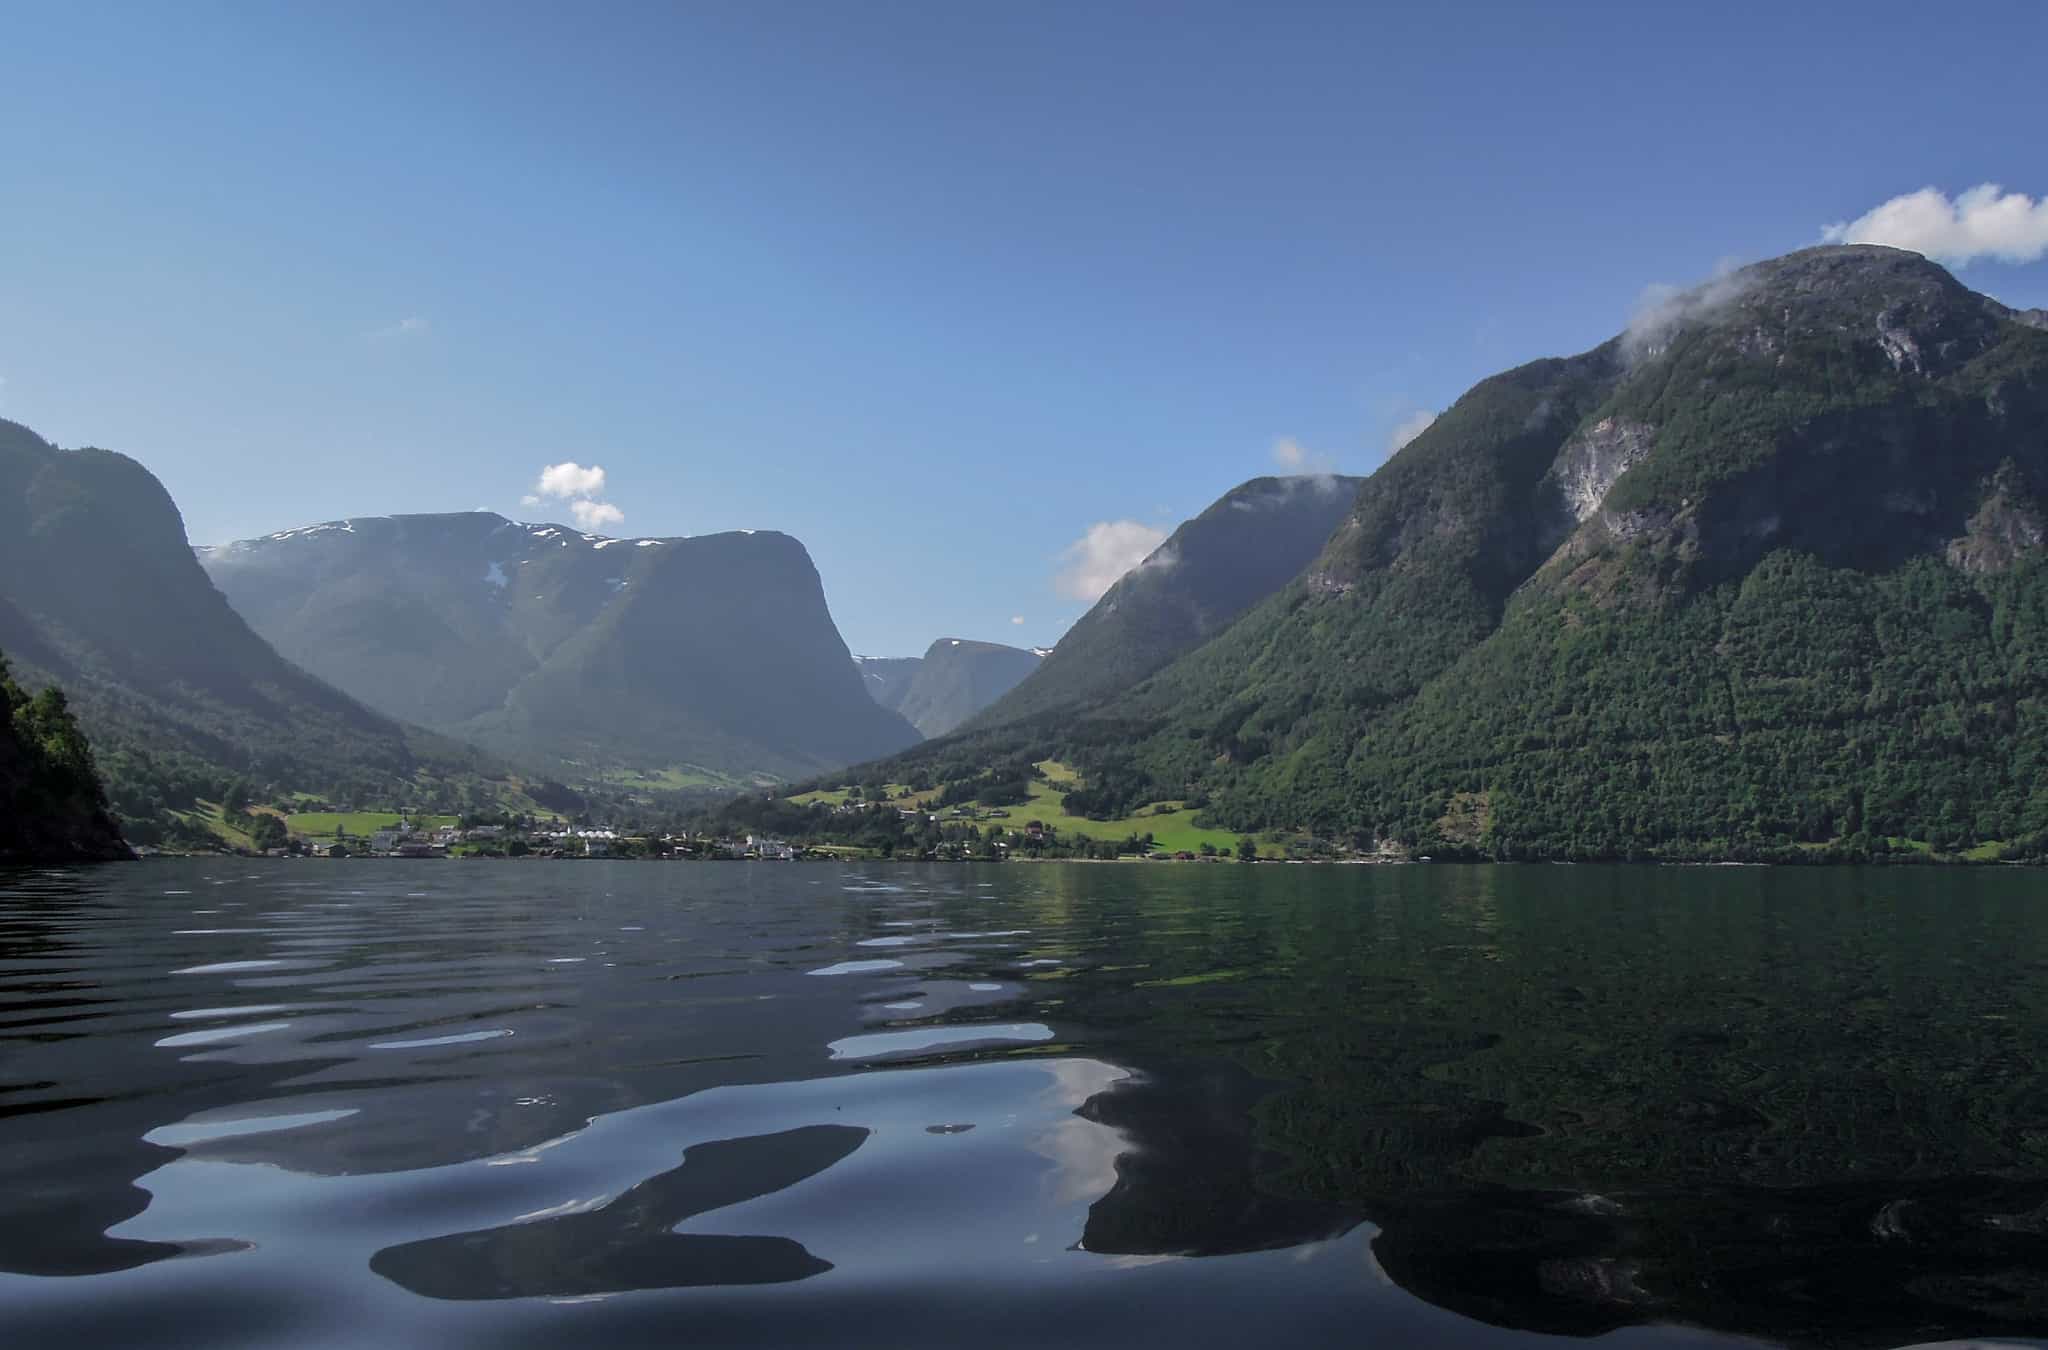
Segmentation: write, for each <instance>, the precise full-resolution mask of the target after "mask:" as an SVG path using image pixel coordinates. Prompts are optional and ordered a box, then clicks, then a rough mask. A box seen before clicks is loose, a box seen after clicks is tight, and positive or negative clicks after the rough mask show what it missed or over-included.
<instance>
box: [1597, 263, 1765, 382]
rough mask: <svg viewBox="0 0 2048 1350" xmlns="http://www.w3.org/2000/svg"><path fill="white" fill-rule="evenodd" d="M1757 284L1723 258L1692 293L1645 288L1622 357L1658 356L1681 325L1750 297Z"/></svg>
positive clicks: (1655, 286) (1665, 287)
mask: <svg viewBox="0 0 2048 1350" xmlns="http://www.w3.org/2000/svg"><path fill="white" fill-rule="evenodd" d="M1755 284H1756V278H1755V277H1754V276H1752V275H1751V274H1750V273H1747V272H1743V271H1740V270H1738V268H1737V264H1736V262H1735V260H1734V259H1732V258H1723V259H1722V260H1721V261H1720V262H1718V263H1716V264H1715V265H1714V273H1713V276H1712V277H1711V278H1709V279H1708V280H1707V281H1706V282H1704V283H1702V284H1701V285H1698V286H1694V287H1692V288H1691V289H1690V290H1682V289H1680V288H1679V287H1677V286H1673V285H1670V284H1668V283H1664V282H1656V283H1653V284H1651V285H1648V286H1645V287H1643V293H1642V294H1641V295H1640V296H1638V297H1637V298H1636V307H1635V312H1634V313H1632V314H1630V315H1629V319H1628V327H1627V329H1626V330H1625V331H1624V332H1623V333H1622V335H1621V348H1622V356H1623V358H1624V359H1625V360H1627V361H1630V362H1634V361H1637V360H1640V359H1642V358H1643V357H1645V356H1655V355H1656V354H1657V353H1658V352H1660V351H1662V350H1663V349H1664V347H1665V345H1666V344H1667V343H1668V342H1669V341H1670V338H1671V334H1672V333H1673V332H1674V331H1676V330H1677V328H1678V327H1679V326H1680V325H1681V324H1685V323H1690V322H1693V321H1696V320H1701V319H1705V318H1707V317H1709V316H1710V315H1712V314H1713V313H1714V312H1715V311H1717V310H1719V309H1721V308H1723V307H1724V306H1727V305H1732V304H1734V303H1735V302H1736V301H1738V300H1740V299H1742V297H1743V296H1745V295H1747V294H1749V291H1750V288H1751V287H1753V286H1754V285H1755Z"/></svg>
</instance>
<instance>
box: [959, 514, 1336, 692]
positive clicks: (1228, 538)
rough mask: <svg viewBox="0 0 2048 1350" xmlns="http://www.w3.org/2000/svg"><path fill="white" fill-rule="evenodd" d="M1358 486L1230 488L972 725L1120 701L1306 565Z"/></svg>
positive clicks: (1098, 603)
mask: <svg viewBox="0 0 2048 1350" xmlns="http://www.w3.org/2000/svg"><path fill="white" fill-rule="evenodd" d="M1361 481H1362V480H1360V479H1357V478H1345V477H1339V476H1336V475H1308V476H1297V477H1291V478H1254V479H1252V480H1251V481H1250V482H1248V483H1243V484H1240V485H1239V486H1237V487H1235V488H1232V489H1231V490H1230V491H1229V492H1226V493H1225V494H1223V496H1222V497H1220V498H1218V499H1217V500H1216V501H1215V502H1214V503H1212V504H1211V505H1210V506H1209V508H1208V509H1207V510H1205V511H1203V512H1202V514H1201V515H1199V516H1196V517H1195V518H1194V519H1193V520H1189V521H1184V522H1182V524H1181V526H1180V528H1179V529H1176V530H1175V531H1174V532H1173V533H1172V535H1170V536H1168V538H1167V540H1166V542H1165V543H1163V544H1161V545H1160V546H1159V547H1158V548H1157V549H1154V550H1153V551H1152V553H1151V554H1150V556H1148V557H1147V558H1146V559H1145V560H1144V561H1143V562H1142V563H1140V564H1139V565H1138V566H1136V567H1134V568H1132V569H1131V570H1130V571H1129V572H1128V573H1126V574H1125V575H1124V576H1123V577H1121V578H1119V579H1118V580H1117V582H1116V583H1115V584H1114V585H1112V586H1111V587H1110V588H1109V590H1108V591H1106V592H1104V593H1103V596H1102V598H1101V599H1100V600H1098V601H1096V602H1095V605H1094V607H1093V608H1091V609H1090V610H1089V611H1088V612H1087V613H1086V614H1084V615H1082V616H1081V618H1080V619H1079V621H1077V622H1076V623H1075V624H1074V626H1073V627H1072V628H1070V629H1068V630H1067V633H1066V636H1064V637H1062V638H1061V639H1060V640H1059V643H1058V644H1057V645H1056V646H1055V647H1054V648H1053V649H1052V653H1051V654H1050V655H1049V656H1047V657H1046V658H1045V661H1044V663H1043V664H1041V665H1040V666H1039V667H1038V669H1037V670H1036V671H1034V672H1033V673H1031V674H1030V675H1029V676H1028V677H1027V678H1026V679H1025V680H1024V681H1023V683H1021V684H1020V685H1018V686H1017V688H1016V689H1015V690H1013V691H1011V693H1009V694H1008V695H1007V696H1005V697H1004V698H1002V699H1001V700H1000V701H998V702H997V703H996V704H995V705H994V706H993V707H991V708H990V709H989V710H988V711H987V712H985V713H983V714H981V715H980V716H979V717H977V718H975V719H974V725H975V726H977V727H992V726H998V725H1001V724H1002V723H1005V722H1015V721H1019V720H1022V719H1024V718H1027V717H1032V716H1034V715H1036V714H1039V713H1044V712H1047V711H1050V710H1053V709H1057V708H1063V707H1069V706H1075V705H1082V704H1088V703H1093V702H1095V701H1097V700H1099V699H1102V698H1105V697H1108V696H1111V695H1115V694H1121V693H1123V692H1124V691H1125V690H1127V689H1129V688H1130V687H1131V686H1133V685H1135V684H1137V683H1138V682H1139V681H1140V680H1143V679H1144V678H1145V677H1146V676H1148V675H1150V674H1152V673H1153V672H1154V671H1156V670H1158V669H1160V668H1161V667H1162V666H1165V665H1166V664H1167V663H1169V662H1170V661H1172V660H1173V659H1174V658H1175V657H1177V656H1180V655H1181V654H1182V653H1184V652H1188V651H1192V650H1193V649H1194V648H1196V647H1198V646H1200V645H1201V644H1202V643H1203V642H1204V641H1206V640H1207V639H1209V638H1211V637H1213V636H1215V635H1216V634H1217V633H1220V632H1221V631H1223V629H1225V628H1226V627H1228V626H1229V625H1230V623H1231V621H1232V620H1234V619H1236V618H1237V617H1238V616H1239V615H1240V614H1242V613H1244V612H1245V611H1246V610H1247V609H1249V608H1251V607H1252V606H1253V605H1255V604H1257V603H1258V602H1259V601H1261V600H1263V599H1265V598H1266V597H1267V596H1268V595H1271V594H1272V593H1273V592H1274V591H1276V590H1278V589H1279V588H1280V587H1282V586H1284V585H1286V584H1287V583H1288V582H1289V581H1291V580H1293V579H1294V577H1295V576H1296V575H1297V574H1298V573H1299V572H1300V571H1301V569H1302V568H1303V567H1305V566H1307V565H1308V563H1309V561H1310V560H1311V559H1312V558H1314V557H1315V556H1316V550H1317V549H1318V548H1320V547H1321V546H1322V543H1323V541H1324V540H1325V539H1327V538H1329V536H1330V532H1331V531H1332V530H1334V529H1335V528H1336V527H1337V524H1338V522H1339V521H1341V520H1343V519H1344V513H1345V510H1346V509H1347V508H1348V507H1349V506H1350V503H1351V498H1352V496H1353V495H1354V494H1355V493H1356V492H1357V490H1358V485H1359V483H1360V482H1361Z"/></svg>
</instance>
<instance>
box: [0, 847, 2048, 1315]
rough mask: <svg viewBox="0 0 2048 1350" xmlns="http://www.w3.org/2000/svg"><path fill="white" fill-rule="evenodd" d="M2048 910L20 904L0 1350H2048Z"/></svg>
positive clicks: (974, 899) (322, 885) (1124, 873)
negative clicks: (599, 1348)
mask: <svg viewBox="0 0 2048 1350" xmlns="http://www.w3.org/2000/svg"><path fill="white" fill-rule="evenodd" d="M2033 890H2034V888H2033V886H2032V885H2031V877H2030V876H2029V875H2027V874H2021V873H2013V872H1974V873H1955V872H1918V871H1904V870H1900V871H1893V872H1878V873H1872V872H1861V873H1844V872H1830V873H1803V874H1802V873H1785V872H1759V871H1751V870H1745V871H1742V872H1731V871H1704V870H1701V871H1679V870H1661V871H1659V870H1649V869H1628V868H1612V869H1596V868H1574V869H1542V868H1518V869H1517V868H1501V869H1469V868H1441V869H1439V868H1428V869H1424V868H1413V869H1356V868H1345V869H1307V868H1300V869H1289V868H1240V867H1213V868H1137V867H1117V868H1089V867H1061V866H1043V867H1012V868H929V867H928V868H916V867H897V868H869V869H866V870H865V871H851V870H849V871H842V870H840V869H837V868H830V867H801V868H776V869H770V868H756V867H745V866H737V865H736V866H732V867H709V866H688V867H660V866H651V865H640V866H635V865H628V864H597V865H589V866H573V867H570V866H547V865H535V864H528V865H501V866H491V865H462V864H450V863H420V864H403V863H394V864H389V865H377V866H368V865H356V864H325V863H320V864H298V865H281V864H270V865H262V864H254V865H252V864H235V865H223V864H219V863H205V862H200V863H189V864H188V863H167V864H161V865H149V866H138V867H130V868H113V869H103V870H98V871H90V872H71V873H56V874H26V873H24V874H14V875H11V876H8V877H5V878H4V879H0V1169H4V1177H0V1181H4V1183H5V1184H4V1186H0V1306H4V1308H5V1310H6V1314H7V1318H6V1321H7V1326H8V1330H9V1334H10V1340H11V1341H16V1342H18V1343H21V1344H43V1343H51V1342H56V1341H58V1340H59V1339H60V1338H65V1339H69V1340H76V1341H80V1342H82V1343H85V1344H124V1343H133V1342H143V1341H146V1342H148V1343H151V1344H159V1345H174V1344H194V1345H218V1344H234V1343H247V1344H272V1343H286V1342H288V1343H291V1344H293V1345H295V1346H319V1345H358V1344H377V1345H410V1344H418V1345H436V1346H440V1345H465V1344H474V1345H492V1346H498V1345H514V1346H517V1345H555V1344H563V1343H599V1342H603V1343H607V1344H682V1343H687V1344H692V1345H718V1344H742V1343H746V1344H764V1343H765V1344H817V1345H833V1346H838V1345H876V1346H881V1345H888V1346H895V1345H900V1344H903V1343H905V1342H913V1341H919V1340H922V1341H928V1342H931V1343H943V1344H966V1343H980V1344H988V1345H1011V1344H1016V1345H1027V1344H1030V1345H1035V1344H1061V1345H1104V1346H1108V1345H1119V1346H1122V1345H1128V1344H1130V1343H1133V1342H1150V1341H1154V1340H1168V1341H1178V1342H1182V1343H1186V1344H1192V1345H1223V1344H1236V1343H1238V1342H1241V1341H1243V1340H1245V1339H1247V1338H1253V1337H1257V1338H1261V1339H1264V1340H1267V1341H1274V1340H1277V1341H1280V1342H1282V1343H1305V1344H1322V1343H1330V1342H1335V1341H1338V1340H1345V1341H1350V1340H1358V1339H1363V1340H1367V1341H1370V1342H1377V1343H1384V1344H1404V1345H1405V1344H1416V1345H1460V1346H1463V1345H1473V1346H1492V1345H1500V1346H1510V1345H1517V1344H1524V1343H1527V1342H1528V1341H1529V1340H1530V1339H1531V1336H1532V1333H1549V1334H1564V1335H1582V1336H1583V1335H1604V1336H1605V1337H1606V1338H1607V1339H1606V1340H1604V1341H1603V1344H1644V1345H1650V1344H1655V1345H1674V1344H1695V1343H1697V1344H1707V1343H1720V1344H1725V1343H1729V1341H1730V1337H1729V1336H1728V1335H1723V1334H1717V1333H1716V1332H1710V1331H1705V1330H1698V1331H1695V1330H1686V1329H1682V1327H1681V1325H1679V1324H1689V1325H1691V1326H1694V1327H1702V1328H1707V1327H1711V1328H1716V1329H1718V1332H1720V1333H1734V1334H1736V1335H1740V1336H1753V1337H1759V1338H1763V1339H1764V1340H1767V1341H1772V1342H1789V1343H1795V1344H1808V1345H1815V1346H1823V1345H1825V1346H1886V1345H1901V1344H1906V1343H1909V1342H1932V1341H1938V1340H1941V1339H1943V1338H1953V1337H1964V1336H1992V1335H2000V1336H2007V1337H2010V1336H2016V1335H2026V1334H2034V1335H2039V1334H2041V1333H2042V1331H2043V1330H2044V1329H2048V1278H2044V1276H2043V1275H2042V1274H2041V1273H2040V1272H2048V1218H2044V1215H2048V1126H2043V1125H2042V1124H2041V1122H2042V1121H2043V1120H2044V1119H2048V1112H2044V1111H2043V1109H2042V1108H2043V1107H2044V1106H2048V1097H2044V1089H2042V1088H2041V1087H2040V1085H2039V1080H2038V1078H2037V1077H2036V1075H2035V1074H2034V1072H2033V1068H2032V1051H2033V1049H2034V1048H2035V1047H2037V1046H2038V1045H2039V1044H2040V1043H2041V1036H2042V1033H2043V1032H2044V1031H2048V991H2044V986H2043V984H2042V981H2041V979H2040V976H2041V974H2042V973H2043V972H2044V971H2048V925H2044V924H2043V923H2041V922H2038V921H2037V919H2036V916H2035V914H2034V910H2033V904H2032V898H2033ZM876 947H881V948H883V949H885V950H887V951H888V952H889V953H890V956H889V958H888V964H886V965H883V964H880V963H879V962H878V961H876V960H871V959H870V958H868V957H867V956H865V955H864V954H863V953H864V952H866V951H872V950H874V949H875V948H876ZM170 1257H181V1258H184V1259H179V1260H170V1259H167V1258H170Z"/></svg>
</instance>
